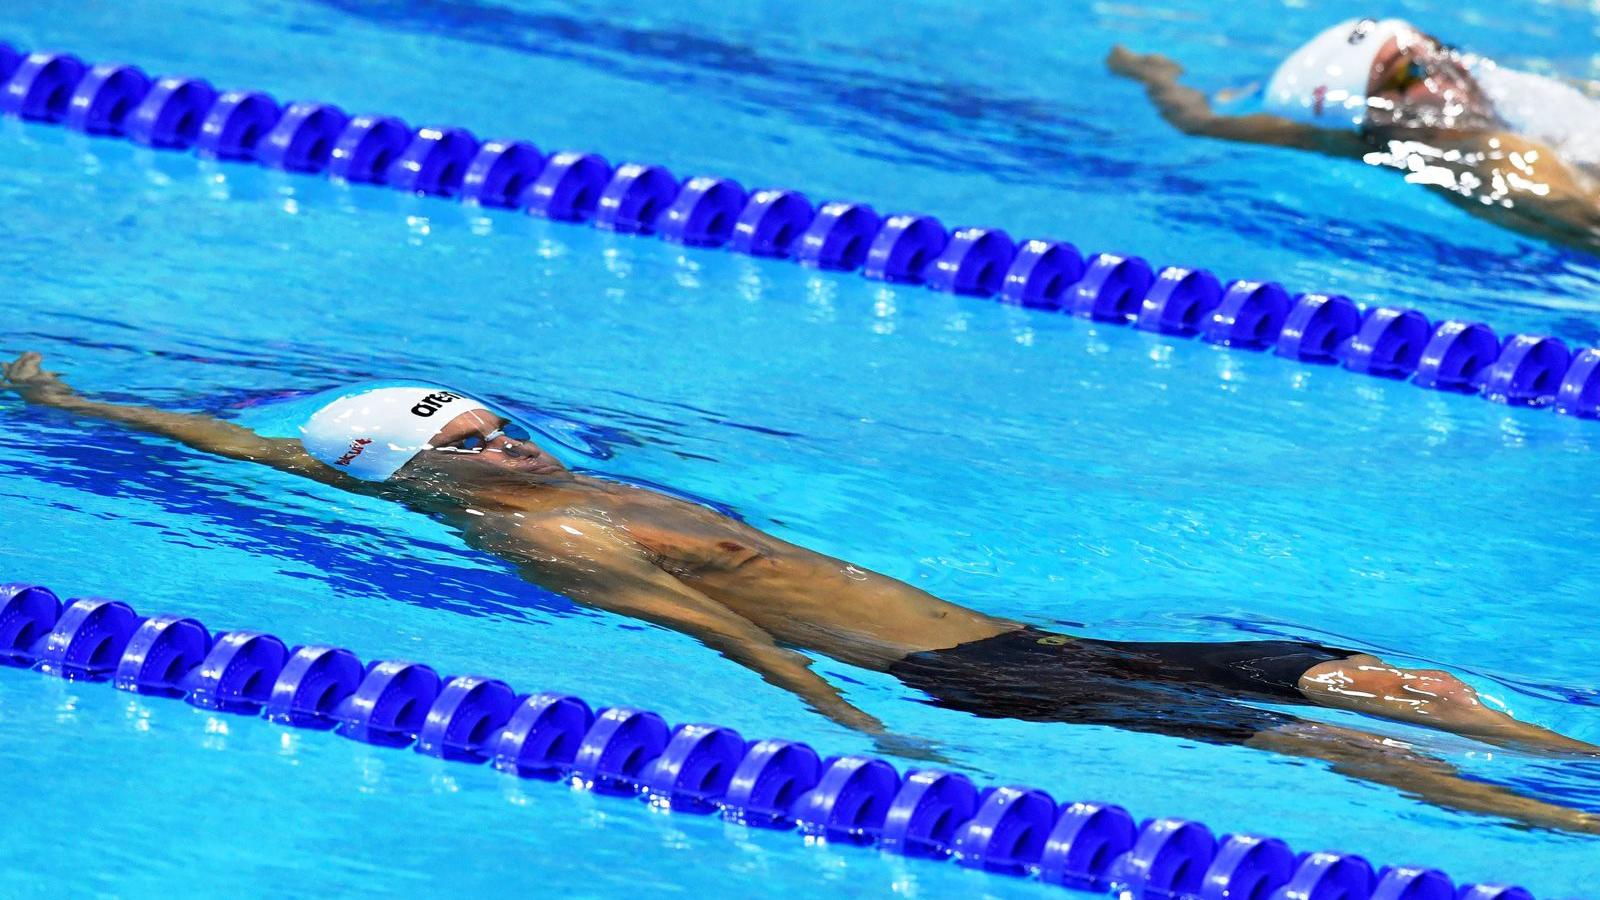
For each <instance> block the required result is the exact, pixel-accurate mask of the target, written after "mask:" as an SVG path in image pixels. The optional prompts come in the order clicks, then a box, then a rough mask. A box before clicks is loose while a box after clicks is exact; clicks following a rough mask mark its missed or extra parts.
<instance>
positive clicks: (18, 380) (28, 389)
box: [0, 350, 76, 404]
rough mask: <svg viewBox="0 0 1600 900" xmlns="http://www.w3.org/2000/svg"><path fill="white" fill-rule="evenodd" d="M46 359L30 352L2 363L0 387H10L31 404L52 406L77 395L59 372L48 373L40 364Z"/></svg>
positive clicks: (0, 366)
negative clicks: (56, 402) (51, 404)
mask: <svg viewBox="0 0 1600 900" xmlns="http://www.w3.org/2000/svg"><path fill="white" fill-rule="evenodd" d="M43 361H44V357H42V356H40V355H39V354H38V353H35V352H33V351H31V350H30V351H28V352H27V353H24V354H22V355H21V356H19V357H17V358H16V359H14V360H12V361H11V362H8V363H0V376H3V377H0V387H8V388H10V389H12V390H14V391H16V392H17V393H18V394H21V395H22V399H24V400H26V401H28V402H29V403H44V404H50V403H53V402H55V401H59V400H62V399H65V398H67V397H72V396H74V394H75V393H76V392H75V391H73V390H72V388H71V387H69V386H68V385H67V383H66V382H65V381H62V380H61V374H60V373H59V372H47V371H45V370H44V369H43V368H42V367H40V365H39V364H40V363H41V362H43Z"/></svg>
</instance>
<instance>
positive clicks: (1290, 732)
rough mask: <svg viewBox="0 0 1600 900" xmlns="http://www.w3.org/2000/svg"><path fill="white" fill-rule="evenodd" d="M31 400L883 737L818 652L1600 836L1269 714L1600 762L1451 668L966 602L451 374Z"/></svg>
mask: <svg viewBox="0 0 1600 900" xmlns="http://www.w3.org/2000/svg"><path fill="white" fill-rule="evenodd" d="M3 371H4V380H3V382H0V384H3V386H4V387H9V388H10V389H11V390H14V391H16V392H17V393H18V394H19V395H21V396H22V398H23V399H24V400H26V401H27V402H29V403H33V404H38V405H41V406H48V407H54V408H56V409H61V410H65V411H67V412H71V413H75V414H78V415H82V416H89V417H93V418H97V419H104V420H107V421H110V422H115V423H118V424H120V425H123V426H126V427H128V428H132V429H136V430H139V431H143V432H148V433H151V434H155V435H160V436H163V437H166V438H169V439H172V440H174V441H177V442H179V443H181V444H184V445H186V446H188V447H192V448H194V449H197V450H201V451H204V452H207V453H212V454H216V455H219V456H223V457H227V458H230V459H236V460H243V461H247V462H253V463H259V464H262V465H267V466H271V467H273V468H275V469H279V470H282V471H284V472H288V473H292V474H294V475H300V476H304V477H306V478H310V479H313V480H315V481H319V482H322V483H324V484H328V485H332V486H334V487H337V488H342V489H344V490H347V491H352V492H355V493H359V494H365V495H371V496H377V497H382V498H387V499H391V500H394V501H397V502H399V503H402V504H404V505H405V506H407V507H409V508H411V509H413V510H416V511H418V512H421V513H425V514H428V515H431V516H434V517H437V518H439V519H441V520H443V521H445V522H448V523H449V524H451V525H452V526H454V527H455V528H456V529H458V530H459V531H460V533H461V534H462V535H463V536H464V537H465V539H466V541H467V543H469V544H470V545H472V546H473V547H476V548H479V549H481V550H484V551H487V552H489V553H493V554H494V555H496V556H499V557H500V558H502V559H504V560H506V561H508V562H509V563H511V564H512V565H514V566H516V567H517V568H518V569H519V570H520V571H521V573H522V574H523V575H524V576H525V577H526V578H527V579H528V580H530V581H533V582H535V583H537V584H539V585H542V586H544V587H546V588H549V589H551V590H553V591H557V592H560V593H562V594H564V595H566V596H568V597H570V598H571V599H572V600H574V601H576V602H577V603H580V604H583V605H586V606H591V607H594V608H597V609H601V610H606V611H609V612H612V613H616V614H618V615H623V616H628V617H630V618H635V619H642V620H645V621H648V622H653V623H655V624H657V625H660V626H664V627H666V628H670V629H673V630H675V631H679V632H682V633H684V634H687V635H689V636H691V637H693V638H695V639H697V640H699V641H700V642H701V643H703V644H704V645H706V646H707V647H710V648H712V649H714V650H717V651H719V652H720V653H722V654H723V655H724V656H726V657H727V658H729V659H731V660H733V661H734V662H737V663H739V664H740V665H743V666H747V667H749V668H750V669H752V670H754V671H755V672H757V673H759V674H760V675H761V677H763V678H764V679H766V680H767V681H768V682H769V683H771V684H773V685H776V686H777V687H780V688H783V689H784V690H787V691H791V692H793V693H794V694H796V695H798V696H799V697H801V698H802V699H804V700H805V701H806V702H807V703H808V704H809V705H810V706H811V707H812V708H813V709H815V710H816V711H817V712H819V713H821V714H823V715H825V716H827V717H829V718H830V719H833V720H834V721H836V722H840V723H842V724H844V725H847V726H849V727H852V728H856V729H859V730H861V731H864V732H868V733H871V734H875V735H883V732H884V727H883V725H882V723H880V722H879V721H878V720H877V719H876V718H874V717H872V716H871V715H869V714H867V713H865V712H863V711H861V710H859V709H857V708H855V707H854V706H852V705H850V703H849V702H848V701H846V699H845V698H844V697H843V696H842V695H841V694H840V692H839V690H838V689H837V688H836V687H834V686H833V685H832V684H830V683H829V682H828V681H826V680H825V679H823V678H822V677H821V676H819V675H817V673H816V672H814V671H812V669H811V665H810V661H809V660H808V659H807V657H805V656H804V655H802V654H801V653H800V652H799V651H801V650H809V651H812V652H815V653H819V654H823V655H826V656H829V657H832V658H834V659H837V660H840V661H843V662H845V663H849V664H851V665H856V666H860V667H862V668H866V669H872V670H875V671H880V672H887V673H889V674H890V675H893V676H895V677H897V678H899V679H900V680H901V681H903V682H904V683H906V684H907V685H909V686H911V687H912V688H915V689H916V690H919V691H922V692H924V693H926V694H927V695H928V696H929V697H930V698H932V700H933V702H935V703H936V704H938V705H942V706H946V707H951V708H955V709H959V710H965V711H967V712H969V713H972V714H975V715H979V716H988V717H1008V718H1017V719H1027V720H1034V721H1048V722H1076V723H1087V724H1097V725H1109V726H1113V727H1117V728H1124V729H1129V730H1133V731H1142V732H1152V733H1156V734H1163V735H1170V736H1174V737H1179V738H1187V739H1192V740H1198V741H1206V742H1211V743H1220V744H1238V745H1244V746H1249V747H1257V748H1261V749H1267V750H1273V751H1276V752H1280V753H1286V754H1291V755H1296V756H1302V757H1312V758H1318V759H1322V760H1325V761H1328V762H1331V763H1332V764H1333V766H1334V768H1335V769H1336V770H1338V771H1341V772H1344V773H1346V774H1350V775H1353V776H1355V777H1361V778H1365V779H1368V780H1372V781H1376V782H1380V783H1384V784H1388V785H1391V786H1395V787H1399V788H1401V789H1402V790H1406V791H1410V792H1414V793H1416V794H1419V795H1423V796H1426V797H1427V798H1429V799H1431V800H1434V801H1435V802H1439V803H1441V804H1444V805H1450V806H1453V807H1457V808H1461V809H1466V810H1473V811H1480V812H1489V813H1495V814H1500V815H1506V816H1511V817H1515V818H1517V819H1520V820H1523V821H1526V822H1531V823H1536V824H1540V825H1547V826H1550V827H1558V828H1564V829H1571V830H1583V831H1593V832H1597V833H1600V817H1596V816H1593V815H1588V814H1584V813H1580V812H1577V811H1574V810H1570V809H1566V808H1564V807H1559V806H1555V805H1553V804H1548V803H1544V802H1542V801H1538V800H1534V799H1531V798H1526V797H1522V796H1519V795H1517V794H1515V793H1512V792H1511V791H1509V790H1507V789H1505V788H1502V787H1498V786H1494V785H1488V784H1483V783H1480V782H1475V781H1469V780H1466V779H1463V778H1460V777H1458V776H1457V775H1456V774H1455V773H1454V772H1453V771H1452V770H1451V769H1450V768H1449V767H1448V766H1447V765H1445V764H1444V763H1442V762H1440V761H1438V760H1434V759H1431V758H1428V757H1424V756H1421V755H1419V754H1416V753H1413V752H1410V751H1408V750H1407V749H1405V746H1404V745H1403V744H1401V743H1399V742H1396V741H1393V740H1391V739H1384V738H1379V737H1377V736H1375V735H1369V734H1364V733H1362V732H1358V731H1353V730H1350V729H1345V728H1339V727H1335V726H1330V725H1325V724H1321V723H1316V722H1311V721H1309V720H1304V719H1299V718H1296V717H1294V716H1290V715H1287V714H1284V713H1280V712H1273V711H1268V710H1265V709H1261V708H1259V707H1256V706H1251V705H1249V704H1248V703H1247V702H1244V701H1257V702H1263V703H1270V704H1277V705H1298V706H1322V707H1328V708H1331V709H1339V710H1351V711H1355V712H1359V713H1365V714H1367V715H1370V716H1376V717H1379V718H1384V719H1392V720H1396V721H1400V722H1406V723H1410V724H1413V725H1423V726H1429V727H1432V728H1437V729H1441V730H1444V731H1450V732H1454V733H1457V734H1461V735H1467V736H1470V737H1472V738H1476V739H1478V740H1481V741H1484V742H1487V743H1490V744H1495V745H1500V746H1506V747H1515V748H1523V749H1532V750H1538V751H1543V752H1557V753H1576V754H1600V748H1597V747H1594V746H1591V745H1588V744H1584V743H1582V742H1579V741H1576V740H1573V739H1570V738H1567V737H1563V736H1561V735H1559V734H1556V733H1554V732H1552V731H1548V730H1545V729H1543V728H1539V727H1537V726H1534V725H1531V724H1527V723H1522V722H1518V721H1515V720H1513V719H1512V718H1511V717H1510V716H1508V715H1506V714H1504V713H1502V712H1499V711H1497V710H1495V709H1492V708H1490V707H1488V706H1485V705H1484V704H1483V703H1482V702H1480V700H1479V698H1478V695H1477V694H1476V693H1475V692H1474V691H1473V689H1472V688H1471V687H1469V686H1467V685H1466V684H1464V683H1462V682H1461V681H1459V680H1457V679H1456V678H1455V677H1453V676H1451V675H1449V674H1447V673H1445V672H1439V671H1413V670H1407V669H1403V668H1400V667H1398V666H1394V665H1390V664H1388V663H1385V662H1384V661H1382V660H1380V659H1378V658H1377V657H1374V656H1370V655H1367V654H1363V653H1358V652H1355V651H1351V650H1345V649H1340V648H1337V647H1326V646H1322V645H1319V644H1310V643H1300V642H1297V641H1248V642H1237V643H1144V642H1139V643H1131V642H1118V641H1102V640H1095V639H1091V638H1086V637H1079V636H1074V635H1064V634H1054V633H1050V632H1047V631H1042V630H1039V629H1036V628H1033V627H1031V626H1028V625H1025V624H1023V623H1020V622H1014V621H1009V620H1006V619H1000V618H995V617H993V616H989V615H985V614H983V613H981V612H978V611H976V610H972V609H967V608H965V607H961V606H957V605H955V604H953V603H948V602H946V601H944V600H941V599H939V598H938V597H934V596H933V595H931V594H928V593H925V592H923V591H920V590H918V589H916V588H914V587H911V586H910V585H907V584H904V583H902V582H899V581H896V580H894V579H892V578H887V577H885V576H883V575H879V574H877V573H875V572H871V571H868V570H866V569H863V568H860V567H858V566H854V565H851V564H850V563H848V562H845V561H843V560H838V559H833V558H830V557H827V556H823V555H822V554H819V553H814V552H812V551H810V550H807V549H805V548H803V547H799V546H796V545H794V544H790V543H788V542H786V541H783V540H780V539H778V538H775V537H773V536H771V535H768V534H765V533H763V532H761V531H758V530H756V529H755V528H752V527H750V526H749V525H746V524H744V523H742V522H739V521H736V520H734V519H732V518H729V517H728V516H726V515H723V514H721V513H718V512H716V511H713V510H711V509H709V508H707V507H704V506H701V505H699V504H696V503H692V502H689V501H686V500H681V499H678V498H676V497H671V496H667V495H665V494H661V493H658V492H655V491H652V490H648V489H645V488H641V487H636V486H633V485H627V484H620V483H617V482H613V481H607V480H604V479H601V478H593V477H589V476H585V475H580V474H576V473H573V472H571V471H568V469H567V468H566V467H565V466H563V465H562V464H561V462H560V461H558V460H557V459H555V458H554V457H553V456H551V455H550V454H549V453H547V452H545V450H544V449H542V448H541V447H539V446H538V445H537V444H535V443H534V442H533V441H532V440H530V439H529V437H528V435H527V434H526V433H523V432H522V431H521V430H520V429H519V428H518V427H517V426H516V425H515V423H513V422H511V421H510V420H508V419H507V418H506V417H504V416H501V415H500V414H498V413H496V412H495V411H494V410H493V409H491V408H490V407H489V406H488V405H487V404H484V403H480V402H479V401H477V400H474V399H472V398H471V397H468V396H465V395H463V394H460V393H457V392H454V391H450V390H446V389H444V388H440V387H435V386H426V385H424V386H416V387H376V388H374V387H366V388H353V389H351V391H350V392H349V393H346V394H344V395H342V396H339V397H338V398H336V399H334V400H332V401H331V402H329V403H328V404H327V405H326V406H324V407H322V408H321V409H320V410H318V411H316V412H315V413H313V414H312V415H311V416H310V417H309V418H308V419H307V420H306V422H305V423H304V424H303V425H302V426H301V428H300V437H299V439H294V438H269V437H263V436H260V435H258V434H256V433H255V432H253V431H250V430H248V429H246V428H243V427H241V426H239V425H236V424H233V423H231V422H227V421H224V420H221V419H216V418H213V417H211V416H207V415H196V414H184V413H175V412H168V411H165V410H160V409H155V408H152V407H148V406H133V405H125V404H119V403H106V402H100V401H96V400H92V399H89V398H87V397H84V396H83V395H82V394H79V393H78V392H77V391H75V390H73V389H72V388H70V387H69V386H67V384H66V383H65V382H63V381H62V380H61V378H60V377H59V376H58V375H56V374H55V373H51V372H46V371H44V370H43V369H42V368H41V367H40V357H39V354H37V353H24V354H23V355H21V356H20V357H18V358H17V359H16V360H15V361H13V362H10V363H7V364H5V365H4V370H3Z"/></svg>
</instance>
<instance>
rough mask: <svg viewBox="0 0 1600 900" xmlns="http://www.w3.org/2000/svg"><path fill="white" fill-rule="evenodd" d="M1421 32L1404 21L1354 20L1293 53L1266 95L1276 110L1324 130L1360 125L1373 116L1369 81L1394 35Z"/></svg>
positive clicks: (1266, 101) (1269, 108)
mask: <svg viewBox="0 0 1600 900" xmlns="http://www.w3.org/2000/svg"><path fill="white" fill-rule="evenodd" d="M1416 35H1418V32H1417V30H1416V28H1414V27H1413V26H1412V25H1411V23H1409V22H1407V21H1406V20H1404V19H1381V20H1380V19H1350V20H1348V21H1345V22H1340V23H1339V24H1337V25H1335V26H1333V27H1332V28H1329V29H1328V30H1327V31H1324V32H1322V33H1321V34H1319V35H1317V36H1316V37H1314V38H1312V39H1311V40H1309V41H1307V42H1306V43H1305V44H1304V45H1303V46H1302V47H1301V48H1300V49H1298V50H1296V51H1294V52H1293V53H1291V54H1289V58H1288V59H1285V60H1284V61H1283V63H1282V64H1281V65H1279V66H1278V69H1277V71H1275V72H1273V73H1272V80H1270V81H1268V82H1267V89H1266V92H1265V94H1264V96H1263V102H1264V106H1265V107H1266V110H1267V111H1268V112H1270V113H1274V114H1276V115H1280V116H1283V117H1284V118H1286V119H1294V120H1295V121H1297V122H1305V123H1307V124H1310V125H1318V126H1321V127H1323V128H1348V129H1352V130H1354V129H1358V128H1360V127H1361V123H1362V122H1363V121H1365V119H1366V117H1367V83H1368V81H1369V80H1370V79H1371V77H1372V64H1373V63H1374V62H1377V60H1378V51H1380V50H1382V49H1383V45H1384V44H1385V43H1387V42H1388V40H1389V39H1390V38H1392V37H1399V38H1401V43H1406V42H1407V37H1410V36H1416Z"/></svg>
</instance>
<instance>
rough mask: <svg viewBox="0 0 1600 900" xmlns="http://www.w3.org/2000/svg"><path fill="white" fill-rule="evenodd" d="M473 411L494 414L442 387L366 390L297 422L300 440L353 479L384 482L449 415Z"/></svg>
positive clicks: (337, 400)
mask: <svg viewBox="0 0 1600 900" xmlns="http://www.w3.org/2000/svg"><path fill="white" fill-rule="evenodd" d="M473 410H484V411H486V412H489V413H490V414H491V415H493V411H491V410H490V409H489V407H487V406H485V405H484V404H482V403H480V402H478V401H477V400H474V399H472V398H471V397H466V396H463V395H461V394H458V393H456V392H455V391H449V390H445V389H444V388H440V387H430V386H426V385H418V386H416V387H380V388H368V389H365V390H360V391H357V392H355V393H351V394H346V395H344V396H342V397H339V398H338V399H336V400H334V401H332V402H331V403H328V404H327V405H326V406H324V407H322V408H321V409H319V410H317V411H316V412H314V413H312V414H311V418H309V419H307V420H306V423H305V424H304V425H302V426H300V443H301V444H302V445H303V446H304V447H305V448H306V452H307V453H309V454H311V455H312V457H314V458H316V459H318V460H320V461H322V462H324V463H327V464H328V465H330V466H332V467H333V468H335V469H338V470H339V471H341V472H344V473H345V474H346V475H349V476H351V477H352V478H359V479H361V480H362V481H387V480H388V479H389V477H390V476H391V475H393V474H394V473H395V472H398V471H399V470H400V467H401V466H403V465H405V464H406V463H408V462H410V461H411V459H412V457H414V456H416V455H417V454H418V453H421V452H422V451H423V450H424V449H426V448H427V446H428V439H429V438H431V437H433V436H434V435H436V434H438V433H439V432H440V431H441V430H443V428H444V426H445V425H446V424H448V423H449V421H450V420H451V419H454V418H455V417H456V416H459V415H461V414H462V413H464V412H471V411H473Z"/></svg>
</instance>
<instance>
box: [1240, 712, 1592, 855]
mask: <svg viewBox="0 0 1600 900" xmlns="http://www.w3.org/2000/svg"><path fill="white" fill-rule="evenodd" d="M1245 746H1247V747H1254V748H1256V749H1260V750H1268V751H1271V752H1274V753H1280V754H1283V755H1286V756H1295V757H1300V758H1303V759H1317V760H1321V761H1323V762H1326V763H1328V764H1329V767H1330V768H1331V769H1332V770H1333V771H1335V772H1338V773H1339V774H1341V775H1345V776H1348V777H1350V778H1358V779H1360V780H1362V781H1369V782H1372V783H1374V784H1382V785H1387V786H1389V787H1392V788H1395V789H1397V790H1399V791H1400V792H1401V793H1404V794H1406V795H1408V796H1412V797H1417V798H1419V799H1422V800H1425V801H1427V802H1429V803H1432V804H1434V805H1436V806H1441V807H1445V808H1447V809H1457V810H1462V811H1464V812H1472V813H1481V814H1485V815H1491V816H1500V817H1502V818H1506V819H1511V820H1513V821H1516V822H1520V823H1523V824H1524V825H1530V826H1533V827H1535V828H1553V829H1558V830H1561V831H1572V832H1578V833H1582V834H1600V816H1597V815H1595V814H1594V813H1588V812H1583V811H1581V810H1576V809H1571V808H1569V807H1565V806H1558V805H1556V804H1554V803H1549V802H1546V801H1544V800H1537V799H1534V798H1532V797H1525V796H1523V795H1521V794H1518V793H1516V792H1514V791H1512V790H1511V789H1510V788H1506V787H1502V786H1500V785H1498V784H1489V783H1486V782H1482V781H1476V780H1472V779H1468V778H1464V777H1462V775H1461V773H1460V772H1459V771H1457V770H1456V769H1455V768H1454V767H1453V766H1451V765H1450V764H1449V763H1446V762H1444V761H1443V760H1439V759H1434V758H1433V757H1430V756H1425V755H1423V754H1421V753H1418V752H1416V751H1414V750H1412V749H1411V748H1410V747H1408V746H1406V745H1405V744H1404V743H1403V742H1401V741H1397V740H1393V739H1390V738H1384V737H1380V736H1378V735H1375V734H1367V733H1365V732H1361V731H1356V730H1354V729H1350V728H1340V727H1339V726H1336V725H1325V724H1322V723H1320V722H1307V721H1295V722H1290V723H1288V724H1285V725H1282V726H1280V727H1278V728H1273V729H1270V730H1268V731H1263V732H1260V733H1258V734H1256V735H1255V736H1254V737H1251V738H1250V739H1249V740H1247V741H1245Z"/></svg>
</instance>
